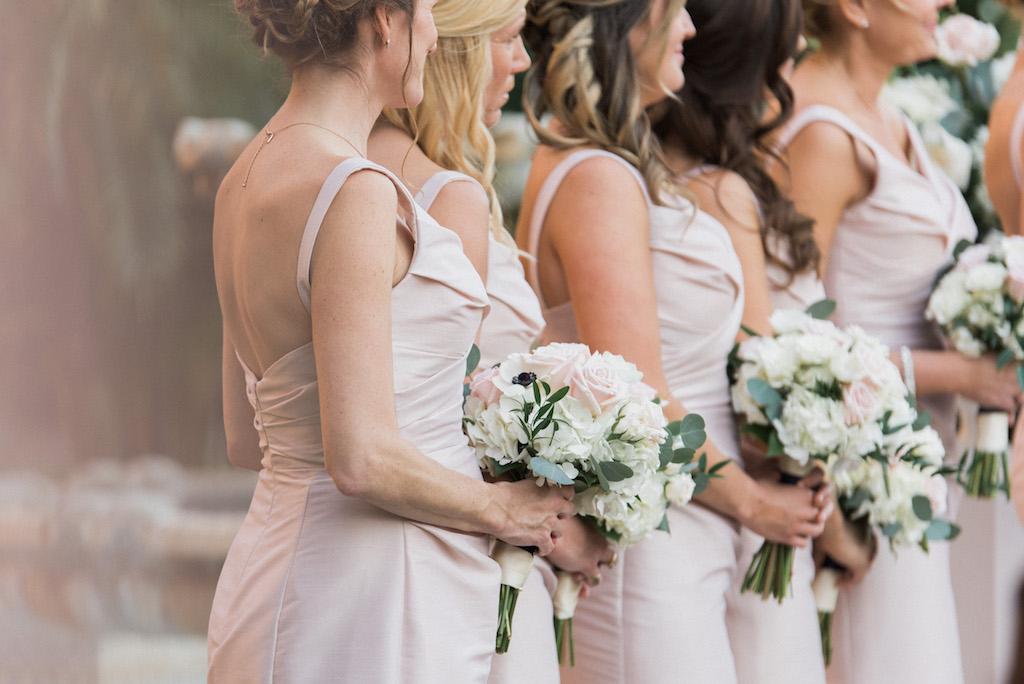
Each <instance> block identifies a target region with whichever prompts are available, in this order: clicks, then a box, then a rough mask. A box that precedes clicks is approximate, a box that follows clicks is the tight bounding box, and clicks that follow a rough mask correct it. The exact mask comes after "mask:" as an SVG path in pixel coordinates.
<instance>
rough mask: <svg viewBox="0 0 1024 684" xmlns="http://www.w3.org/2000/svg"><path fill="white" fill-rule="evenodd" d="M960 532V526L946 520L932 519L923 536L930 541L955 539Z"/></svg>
mask: <svg viewBox="0 0 1024 684" xmlns="http://www.w3.org/2000/svg"><path fill="white" fill-rule="evenodd" d="M958 534H960V528H959V527H957V526H956V525H953V524H952V523H950V522H949V521H947V520H932V521H931V522H930V523H928V529H927V530H925V537H926V538H927V539H930V540H931V541H939V540H942V539H955V538H956V536H957V535H958Z"/></svg>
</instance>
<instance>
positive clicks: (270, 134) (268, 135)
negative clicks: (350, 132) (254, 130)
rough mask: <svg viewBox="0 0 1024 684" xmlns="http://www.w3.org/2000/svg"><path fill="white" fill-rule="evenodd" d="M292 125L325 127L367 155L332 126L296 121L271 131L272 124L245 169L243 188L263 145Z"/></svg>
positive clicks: (364, 154)
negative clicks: (332, 128)
mask: <svg viewBox="0 0 1024 684" xmlns="http://www.w3.org/2000/svg"><path fill="white" fill-rule="evenodd" d="M292 126H315V127H316V128H320V129H323V130H325V131H327V132H328V133H333V134H334V135H336V136H338V137H339V138H341V139H342V140H344V141H345V142H346V143H348V146H349V147H351V148H352V149H353V150H355V151H356V154H358V155H359V156H360V157H366V153H365V152H361V151H360V150H359V148H358V147H356V146H355V145H354V144H353V143H352V141H351V140H349V139H348V138H346V137H345V136H343V135H342V134H341V133H338V132H337V131H332V130H331V129H330V128H327V126H321V125H320V124H315V123H312V122H310V121H296V122H295V123H290V124H288V125H287V126H285V127H283V128H278V129H277V130H276V131H271V130H270V126H267V128H266V129H265V130H264V135H263V140H260V146H259V147H257V148H256V152H255V153H254V154H253V155H252V159H251V160H250V161H249V168H247V169H246V170H245V178H243V179H242V187H243V188H244V187H246V185H247V184H248V183H249V172H250V171H252V165H253V164H255V163H256V157H258V156H259V154H260V150H262V149H263V146H264V145H266V144H268V143H269V142H270V141H271V140H273V139H274V136H275V135H277V134H278V133H280V132H281V131H286V130H288V129H289V128H291V127H292Z"/></svg>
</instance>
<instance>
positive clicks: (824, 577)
mask: <svg viewBox="0 0 1024 684" xmlns="http://www.w3.org/2000/svg"><path fill="white" fill-rule="evenodd" d="M845 571H846V569H845V568H844V567H843V566H842V565H840V564H839V563H837V562H835V561H834V560H832V559H831V558H829V557H828V556H826V557H825V562H824V563H823V564H822V566H821V568H819V569H818V572H817V573H815V575H814V582H813V583H812V584H811V590H812V591H813V592H814V603H815V605H816V606H817V608H818V624H819V626H820V628H821V654H822V655H823V656H824V658H825V665H826V666H827V665H830V664H832V615H833V614H834V613H835V612H836V601H837V600H838V598H839V579H840V578H841V577H842V576H843V573H844V572H845Z"/></svg>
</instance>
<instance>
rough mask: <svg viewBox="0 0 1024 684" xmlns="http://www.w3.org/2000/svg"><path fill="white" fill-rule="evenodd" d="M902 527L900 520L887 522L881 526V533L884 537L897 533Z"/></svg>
mask: <svg viewBox="0 0 1024 684" xmlns="http://www.w3.org/2000/svg"><path fill="white" fill-rule="evenodd" d="M902 529H903V523H901V522H894V523H889V524H888V525H883V526H882V534H884V535H885V536H886V537H893V536H895V535H897V534H899V531H900V530H902Z"/></svg>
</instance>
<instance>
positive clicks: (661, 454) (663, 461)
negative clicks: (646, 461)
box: [658, 435, 673, 470]
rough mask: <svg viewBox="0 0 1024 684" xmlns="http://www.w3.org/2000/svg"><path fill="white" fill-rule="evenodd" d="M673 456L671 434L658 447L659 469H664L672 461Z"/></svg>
mask: <svg viewBox="0 0 1024 684" xmlns="http://www.w3.org/2000/svg"><path fill="white" fill-rule="evenodd" d="M672 456H673V451H672V436H671V435H669V437H668V439H666V440H665V441H664V442H662V443H661V447H659V449H658V470H664V469H665V466H667V465H668V464H669V463H671V462H672Z"/></svg>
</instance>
